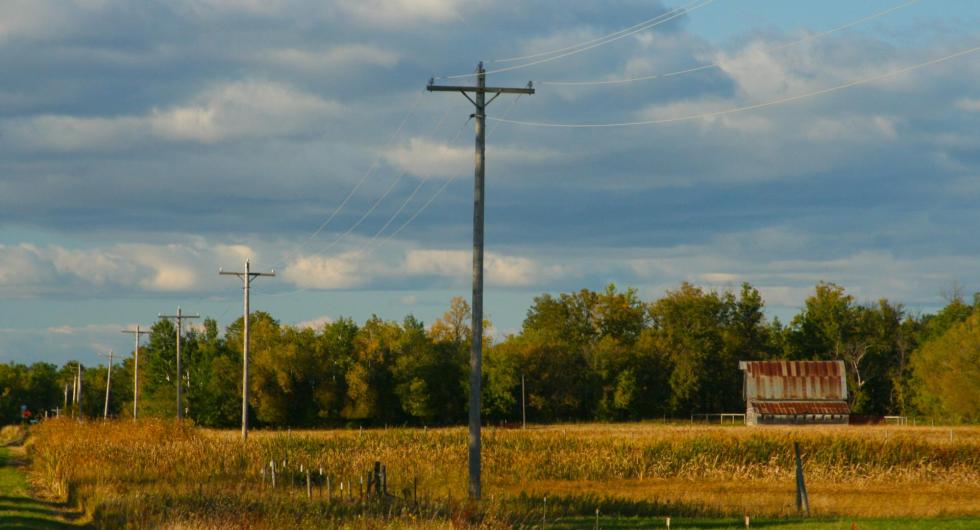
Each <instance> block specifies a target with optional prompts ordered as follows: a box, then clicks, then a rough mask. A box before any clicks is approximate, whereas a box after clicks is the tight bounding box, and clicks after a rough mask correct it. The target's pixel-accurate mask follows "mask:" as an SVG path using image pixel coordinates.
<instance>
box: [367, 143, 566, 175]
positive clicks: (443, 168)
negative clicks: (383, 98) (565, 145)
mask: <svg viewBox="0 0 980 530" xmlns="http://www.w3.org/2000/svg"><path fill="white" fill-rule="evenodd" d="M557 157H558V153H556V152H555V151H552V150H550V149H546V148H538V149H523V148H516V147H506V146H505V147H496V146H493V145H490V146H487V158H491V159H492V160H493V163H494V164H495V165H503V164H517V163H520V164H533V163H541V162H545V161H548V160H553V159H555V158H557ZM384 158H385V160H387V161H388V163H389V164H391V165H393V166H395V167H397V168H398V169H400V170H401V171H407V172H409V173H411V174H413V175H419V176H429V177H452V176H453V175H463V174H471V173H472V172H473V148H472V147H456V146H451V145H448V144H446V143H443V142H436V141H433V140H430V139H428V138H422V137H414V138H411V139H409V141H408V144H407V145H401V146H399V147H396V148H394V149H391V150H390V151H388V152H386V153H384Z"/></svg>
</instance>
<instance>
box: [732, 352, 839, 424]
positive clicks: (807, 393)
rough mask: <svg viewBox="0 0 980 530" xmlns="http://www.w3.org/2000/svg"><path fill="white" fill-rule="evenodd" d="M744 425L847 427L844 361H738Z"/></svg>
mask: <svg viewBox="0 0 980 530" xmlns="http://www.w3.org/2000/svg"><path fill="white" fill-rule="evenodd" d="M738 367H739V369H740V370H742V371H743V372H744V373H745V378H744V380H743V385H742V393H743V396H744V398H745V406H746V409H745V424H746V425H780V424H811V423H812V424H847V422H848V418H849V416H850V408H849V407H848V406H847V378H846V374H845V372H844V362H843V361H740V362H739V363H738Z"/></svg>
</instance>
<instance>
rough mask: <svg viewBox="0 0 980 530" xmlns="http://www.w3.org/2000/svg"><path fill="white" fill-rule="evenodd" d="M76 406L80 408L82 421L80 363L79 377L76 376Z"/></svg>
mask: <svg viewBox="0 0 980 530" xmlns="http://www.w3.org/2000/svg"><path fill="white" fill-rule="evenodd" d="M75 380H76V381H77V383H76V384H75V406H76V407H77V408H78V419H82V417H83V416H84V415H83V414H82V363H78V375H77V376H75Z"/></svg>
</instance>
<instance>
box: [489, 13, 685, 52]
mask: <svg viewBox="0 0 980 530" xmlns="http://www.w3.org/2000/svg"><path fill="white" fill-rule="evenodd" d="M700 1H701V0H695V1H694V2H691V3H690V4H688V5H687V6H684V7H681V8H677V9H671V10H668V11H665V12H663V13H661V14H659V15H657V16H655V17H653V18H648V19H646V20H644V21H643V22H640V23H639V24H634V25H632V26H630V27H628V28H624V29H621V30H619V31H614V32H612V33H609V34H606V35H603V36H601V37H596V38H594V39H591V40H587V41H584V42H579V43H576V44H572V45H570V46H565V47H564V48H557V49H554V50H548V51H545V52H538V53H532V54H530V55H521V56H520V57H507V58H505V59H494V60H492V61H490V62H492V63H510V62H515V61H525V60H527V59H536V58H538V57H543V56H545V55H554V54H558V53H562V52H566V51H568V50H573V49H575V48H579V47H582V46H588V45H589V44H593V43H596V42H599V41H601V40H605V39H608V38H610V37H615V36H617V35H620V34H622V33H625V32H627V31H632V30H635V29H637V28H643V29H646V28H645V27H644V26H646V25H647V24H652V23H654V22H657V21H658V20H660V19H662V18H664V17H667V16H670V15H671V14H673V13H674V12H676V11H679V10H681V9H684V8H686V7H688V6H691V5H694V4H696V3H698V2H700Z"/></svg>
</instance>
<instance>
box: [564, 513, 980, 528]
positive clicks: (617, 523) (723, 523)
mask: <svg viewBox="0 0 980 530" xmlns="http://www.w3.org/2000/svg"><path fill="white" fill-rule="evenodd" d="M852 523H853V524H854V525H855V528H857V529H858V530H868V529H871V530H885V529H887V530H932V529H947V528H948V529H953V530H960V529H980V518H971V517H956V518H934V519H912V518H897V519H753V520H752V521H751V528H774V529H778V530H850V528H851V524H852ZM595 527H596V520H595V517H566V518H561V519H558V520H556V521H548V523H547V525H546V528H550V529H554V530H572V529H575V530H580V529H589V528H595ZM670 527H671V528H672V529H684V530H694V529H704V530H720V529H736V528H745V524H744V522H743V520H742V519H689V518H676V517H675V518H672V519H671V522H670ZM599 528H601V529H603V530H627V529H629V530H633V529H638V528H644V529H646V528H666V524H665V521H664V518H663V517H601V516H600V517H599Z"/></svg>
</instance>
